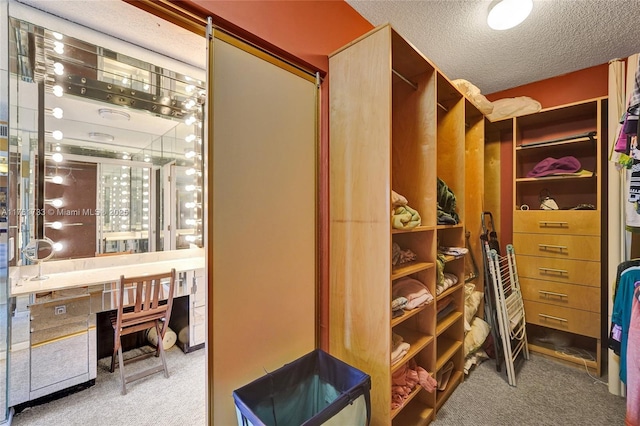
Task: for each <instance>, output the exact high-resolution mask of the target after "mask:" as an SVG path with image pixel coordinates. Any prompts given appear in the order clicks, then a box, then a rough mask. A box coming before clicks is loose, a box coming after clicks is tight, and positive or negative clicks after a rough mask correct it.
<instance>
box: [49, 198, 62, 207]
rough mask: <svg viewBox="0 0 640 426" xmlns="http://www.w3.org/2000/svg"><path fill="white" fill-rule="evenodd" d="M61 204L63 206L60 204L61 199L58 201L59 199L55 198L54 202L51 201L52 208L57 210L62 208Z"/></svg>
mask: <svg viewBox="0 0 640 426" xmlns="http://www.w3.org/2000/svg"><path fill="white" fill-rule="evenodd" d="M62 204H63V203H62V199H60V198H56V199H55V200H51V205H52V206H53V207H55V208H57V209H58V208H60V207H62Z"/></svg>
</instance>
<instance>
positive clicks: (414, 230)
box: [391, 225, 435, 234]
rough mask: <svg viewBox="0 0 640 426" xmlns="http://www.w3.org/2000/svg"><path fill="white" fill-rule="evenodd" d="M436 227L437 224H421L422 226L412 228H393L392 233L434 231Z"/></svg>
mask: <svg viewBox="0 0 640 426" xmlns="http://www.w3.org/2000/svg"><path fill="white" fill-rule="evenodd" d="M434 229H435V226H426V225H420V226H416V227H415V228H411V229H392V230H391V233H392V234H410V233H412V232H426V231H433V230H434Z"/></svg>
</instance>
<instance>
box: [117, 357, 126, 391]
mask: <svg viewBox="0 0 640 426" xmlns="http://www.w3.org/2000/svg"><path fill="white" fill-rule="evenodd" d="M118 363H119V364H120V381H121V383H122V388H121V390H120V393H121V394H122V395H126V394H127V384H126V382H125V376H124V360H123V359H122V345H119V347H118Z"/></svg>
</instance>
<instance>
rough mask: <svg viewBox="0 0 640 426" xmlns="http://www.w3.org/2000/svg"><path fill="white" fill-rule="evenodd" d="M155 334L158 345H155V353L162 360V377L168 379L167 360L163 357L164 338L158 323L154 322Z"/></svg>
mask: <svg viewBox="0 0 640 426" xmlns="http://www.w3.org/2000/svg"><path fill="white" fill-rule="evenodd" d="M156 332H157V333H158V334H157V335H158V344H157V345H156V348H157V351H158V353H159V354H160V359H161V360H162V367H163V368H164V377H166V378H169V369H168V368H167V360H166V359H165V357H164V336H162V334H161V326H160V322H158V321H156Z"/></svg>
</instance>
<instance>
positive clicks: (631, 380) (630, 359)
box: [625, 287, 640, 426]
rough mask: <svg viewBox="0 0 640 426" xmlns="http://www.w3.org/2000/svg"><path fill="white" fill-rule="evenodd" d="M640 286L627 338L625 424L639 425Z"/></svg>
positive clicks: (635, 297) (633, 306)
mask: <svg viewBox="0 0 640 426" xmlns="http://www.w3.org/2000/svg"><path fill="white" fill-rule="evenodd" d="M639 298H640V287H638V288H636V291H635V296H634V297H633V298H632V299H633V305H632V308H631V322H630V324H629V337H628V340H627V413H626V417H625V424H626V426H640V300H638V299H639Z"/></svg>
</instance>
